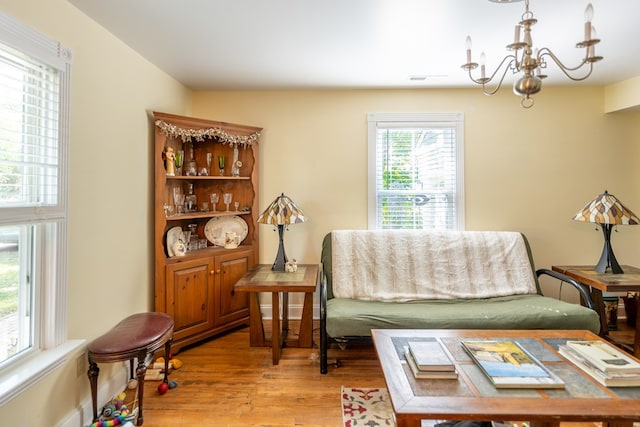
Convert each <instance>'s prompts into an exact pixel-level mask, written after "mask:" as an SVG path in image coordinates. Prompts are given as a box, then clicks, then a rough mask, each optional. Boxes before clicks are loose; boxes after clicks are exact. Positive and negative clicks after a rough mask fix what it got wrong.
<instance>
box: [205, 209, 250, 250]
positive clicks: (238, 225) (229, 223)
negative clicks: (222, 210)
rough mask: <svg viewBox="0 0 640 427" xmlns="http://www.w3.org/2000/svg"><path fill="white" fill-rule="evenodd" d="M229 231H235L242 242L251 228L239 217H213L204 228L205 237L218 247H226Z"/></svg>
mask: <svg viewBox="0 0 640 427" xmlns="http://www.w3.org/2000/svg"><path fill="white" fill-rule="evenodd" d="M228 231H235V233H236V234H237V235H238V236H240V241H241V242H242V241H243V240H244V238H245V237H247V234H249V226H248V225H247V222H246V221H245V220H244V219H242V218H240V217H239V216H237V215H234V216H219V217H213V218H211V219H210V220H209V221H208V222H207V224H206V225H205V226H204V235H205V236H206V237H207V240H209V241H210V242H211V243H213V244H214V245H216V246H224V243H225V242H224V240H225V233H227V232H228Z"/></svg>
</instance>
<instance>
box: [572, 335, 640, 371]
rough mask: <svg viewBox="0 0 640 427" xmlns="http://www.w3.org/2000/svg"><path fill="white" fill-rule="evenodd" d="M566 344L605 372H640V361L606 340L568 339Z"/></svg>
mask: <svg viewBox="0 0 640 427" xmlns="http://www.w3.org/2000/svg"><path fill="white" fill-rule="evenodd" d="M566 346H567V347H569V348H570V349H572V350H573V351H574V352H576V353H578V354H580V355H581V356H582V357H583V358H584V359H585V360H587V361H588V362H589V363H590V364H591V365H593V366H595V367H596V368H598V369H599V370H601V371H602V372H604V373H605V374H613V373H627V374H640V363H638V362H637V361H636V360H634V359H632V358H631V357H630V356H628V355H626V354H625V353H624V352H622V351H621V350H618V349H617V348H616V347H614V346H612V345H610V344H608V343H606V342H604V341H600V340H597V341H567V344H566Z"/></svg>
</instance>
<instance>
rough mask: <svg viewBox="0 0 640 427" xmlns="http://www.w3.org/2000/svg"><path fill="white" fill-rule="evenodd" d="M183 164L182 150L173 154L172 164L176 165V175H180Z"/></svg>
mask: <svg viewBox="0 0 640 427" xmlns="http://www.w3.org/2000/svg"><path fill="white" fill-rule="evenodd" d="M183 162H184V150H178V151H176V153H175V160H174V163H175V165H176V175H182V163H183Z"/></svg>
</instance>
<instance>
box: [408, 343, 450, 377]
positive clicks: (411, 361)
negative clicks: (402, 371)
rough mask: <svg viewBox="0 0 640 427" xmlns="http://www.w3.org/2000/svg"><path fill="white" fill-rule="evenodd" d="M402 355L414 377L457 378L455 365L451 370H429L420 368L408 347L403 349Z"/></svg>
mask: <svg viewBox="0 0 640 427" xmlns="http://www.w3.org/2000/svg"><path fill="white" fill-rule="evenodd" d="M404 357H405V359H406V360H407V365H409V369H410V370H411V372H412V373H413V376H414V377H415V378H419V379H432V380H434V379H442V380H455V379H457V378H458V373H457V372H456V370H455V367H454V369H453V370H452V371H429V370H422V369H420V368H419V367H418V364H417V363H416V361H415V358H414V356H413V354H412V353H411V350H409V348H407V350H406V351H405V353H404Z"/></svg>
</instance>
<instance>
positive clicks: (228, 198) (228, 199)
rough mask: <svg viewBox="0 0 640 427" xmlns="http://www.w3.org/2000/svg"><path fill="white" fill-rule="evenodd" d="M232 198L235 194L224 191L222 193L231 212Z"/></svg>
mask: <svg viewBox="0 0 640 427" xmlns="http://www.w3.org/2000/svg"><path fill="white" fill-rule="evenodd" d="M232 198H233V194H231V193H224V194H223V195H222V200H223V201H224V204H225V205H227V212H229V205H230V204H231V199H232Z"/></svg>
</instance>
